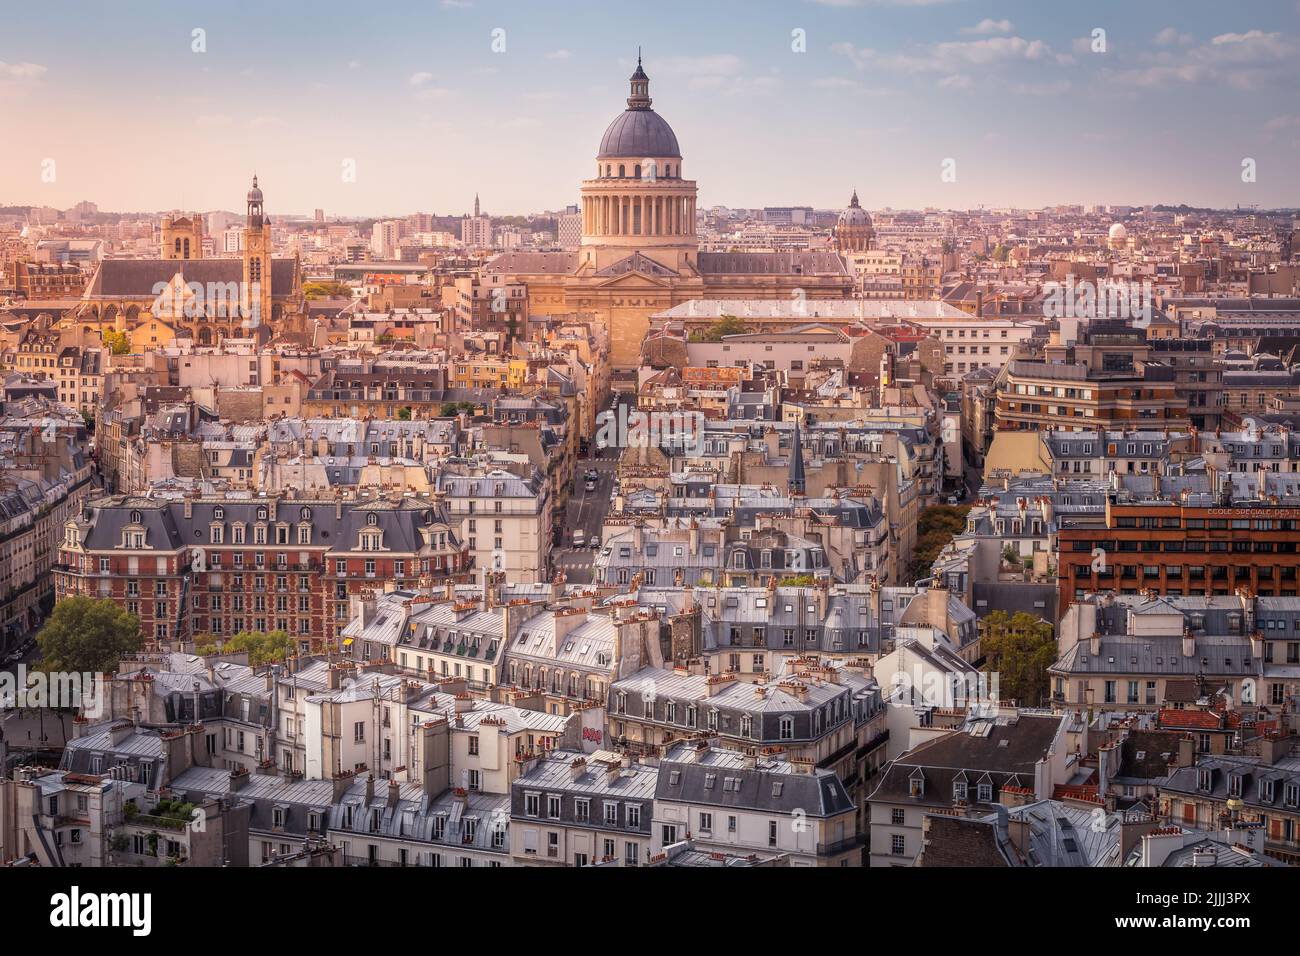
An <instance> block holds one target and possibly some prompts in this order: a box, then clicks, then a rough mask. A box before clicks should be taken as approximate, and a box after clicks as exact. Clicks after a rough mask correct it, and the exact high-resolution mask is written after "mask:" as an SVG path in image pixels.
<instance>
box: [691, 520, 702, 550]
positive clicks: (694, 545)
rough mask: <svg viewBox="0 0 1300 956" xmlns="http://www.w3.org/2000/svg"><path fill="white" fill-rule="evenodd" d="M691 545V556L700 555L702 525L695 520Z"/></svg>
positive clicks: (692, 526)
mask: <svg viewBox="0 0 1300 956" xmlns="http://www.w3.org/2000/svg"><path fill="white" fill-rule="evenodd" d="M690 544H691V555H692V557H694V556H695V555H698V554H699V553H700V523H699V522H698V521H696V520H695V519H694V518H692V519H691V530H690Z"/></svg>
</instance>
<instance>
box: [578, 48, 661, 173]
mask: <svg viewBox="0 0 1300 956" xmlns="http://www.w3.org/2000/svg"><path fill="white" fill-rule="evenodd" d="M630 82H631V85H632V95H631V96H629V97H628V98H627V109H626V110H624V111H623V112H622V114H621V115H619V116H616V117H614V122H612V123H610V124H609V129H607V130H605V135H604V136H602V137H601V140H600V150H599V151H598V152H597V153H596V158H597V159H607V158H608V159H615V158H620V157H624V158H629V159H659V158H664V159H681V156H682V154H681V151H680V150H679V149H678V146H677V134H675V133H674V132H673V128H672V127H671V126H669V125H668V123H667V121H666V120H665V119H664V118H663V117H662V116H660V115H659V114H658V113H656V112H655V111H654V110H652V109H651V108H650V103H651V99H650V77H648V76H646V74H645V70H643V69H642V68H641V54H640V52H639V51H638V53H637V58H636V72H635V73H633V74H632V77H631V81H630Z"/></svg>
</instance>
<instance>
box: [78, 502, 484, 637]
mask: <svg viewBox="0 0 1300 956" xmlns="http://www.w3.org/2000/svg"><path fill="white" fill-rule="evenodd" d="M58 554H59V558H58V566H57V568H56V571H55V592H56V595H57V596H58V597H60V598H61V597H64V596H67V595H69V594H85V595H89V596H92V597H104V598H111V599H113V600H114V601H116V602H117V603H118V604H120V605H121V606H122V607H123V608H124V609H126V610H127V611H129V612H130V613H132V614H135V615H137V616H138V617H139V619H140V623H141V628H142V629H143V632H144V634H145V637H146V639H148V640H157V641H173V640H192V639H193V638H194V637H195V636H196V635H198V634H205V633H211V634H215V635H222V634H236V633H238V632H239V631H242V630H254V631H270V630H282V631H286V632H288V633H290V634H293V635H294V636H296V637H297V638H298V639H299V641H300V642H301V644H302V646H303V647H304V648H308V649H310V648H311V647H321V646H331V645H333V643H334V639H335V637H336V635H337V634H338V632H339V630H341V629H342V628H343V627H344V626H346V624H347V623H348V620H349V615H348V601H349V598H350V597H352V596H354V595H355V596H364V595H366V594H369V593H372V592H373V591H374V590H375V589H376V588H377V587H379V586H380V585H381V584H382V582H387V581H393V582H397V583H398V586H401V584H402V583H403V582H405V583H410V584H414V583H416V582H417V581H419V580H420V579H424V578H427V579H429V580H434V579H439V580H442V579H447V578H450V577H455V576H457V575H464V574H466V573H467V572H468V570H469V568H470V555H469V552H468V551H467V549H466V547H465V545H463V544H462V543H461V541H460V538H459V535H458V533H457V531H456V530H455V528H454V527H453V525H452V524H451V523H450V522H449V520H448V517H447V515H446V513H445V511H444V510H443V509H442V508H440V507H438V506H437V505H436V504H435V503H433V502H432V501H430V500H423V499H419V498H396V499H375V500H371V499H366V498H358V499H348V500H345V499H342V498H336V499H334V500H331V501H320V500H308V499H297V498H293V497H291V496H289V495H280V496H274V497H265V498H263V497H257V498H248V497H242V498H240V497H233V496H218V497H197V496H185V497H179V498H177V497H173V498H166V499H164V498H143V497H128V496H120V497H114V498H108V499H102V500H100V501H98V502H96V503H95V504H94V506H93V507H92V508H91V509H90V511H89V513H88V514H87V515H86V516H84V517H79V518H76V519H73V520H70V521H68V522H66V523H65V525H64V534H63V538H62V541H61V543H60V545H59V548H58Z"/></svg>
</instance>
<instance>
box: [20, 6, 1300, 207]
mask: <svg viewBox="0 0 1300 956" xmlns="http://www.w3.org/2000/svg"><path fill="white" fill-rule="evenodd" d="M4 22H5V29H4V31H3V33H0V115H3V116H4V127H5V132H6V135H5V141H6V144H5V148H4V149H3V150H0V203H48V204H50V205H54V206H59V207H65V206H67V205H70V204H71V203H73V202H76V201H77V200H80V199H92V200H94V201H96V202H98V203H99V204H100V205H101V207H103V208H105V209H115V210H126V209H130V210H156V209H165V208H172V207H176V206H181V205H183V206H184V207H186V208H197V209H203V210H206V209H212V208H231V209H235V208H238V207H239V206H240V205H241V197H242V195H243V193H244V191H245V190H246V189H247V182H248V178H249V176H250V175H251V173H252V171H253V170H254V169H256V170H257V172H258V173H259V175H260V176H261V179H262V184H263V186H264V189H265V191H266V195H267V205H268V210H269V211H270V212H272V213H290V212H310V211H311V210H312V209H313V208H315V207H318V206H319V207H322V208H324V209H325V210H326V211H327V212H328V213H331V214H334V213H338V214H349V215H351V214H355V215H383V214H399V213H405V212H412V211H416V210H422V211H429V212H438V213H461V212H464V211H466V210H467V209H468V208H469V206H470V205H471V204H472V202H473V196H474V193H475V192H476V191H477V192H479V193H480V194H481V195H482V198H483V204H484V208H485V209H487V210H488V211H490V212H493V213H502V214H504V213H523V212H529V211H538V210H542V209H546V208H557V207H560V206H562V205H564V204H566V203H569V202H573V201H575V200H576V198H577V184H578V181H579V180H580V179H581V178H582V177H584V176H586V175H589V173H590V171H591V169H592V167H593V165H594V164H593V159H594V151H595V148H596V145H597V143H598V142H599V141H600V136H601V133H602V132H603V131H604V129H605V126H606V125H608V123H609V122H610V120H611V119H612V118H613V117H614V116H615V115H616V114H617V113H618V112H619V111H620V110H621V109H622V108H623V105H624V104H623V100H624V98H625V97H626V96H627V82H626V81H627V76H628V74H629V73H630V72H631V70H632V67H633V64H634V62H635V57H636V48H637V45H638V44H640V45H641V46H642V47H643V48H644V52H645V68H646V71H647V73H648V74H649V75H650V78H651V94H652V96H653V97H654V99H655V107H656V109H658V110H659V111H660V113H661V114H662V115H663V116H664V117H665V118H666V119H667V120H668V121H669V122H670V123H671V124H672V126H673V127H674V129H675V130H676V132H677V136H678V139H679V141H680V143H681V146H682V151H683V154H684V157H685V171H686V173H687V175H689V176H691V177H693V178H695V179H697V180H698V181H699V183H700V197H701V199H700V201H701V205H702V206H708V205H713V204H725V205H732V206H759V205H778V204H810V205H815V206H841V205H843V204H844V203H845V202H846V201H847V199H848V195H849V193H850V191H851V190H852V189H853V188H854V187H856V188H857V189H858V192H859V194H860V196H861V198H862V202H863V205H865V206H868V207H870V208H879V207H883V206H894V207H920V206H925V205H933V206H940V207H944V208H968V207H973V206H977V205H981V204H983V205H1011V204H1015V205H1021V206H1040V205H1045V204H1049V203H1057V202H1082V203H1094V202H1107V203H1145V202H1170V203H1178V202H1187V203H1191V204H1198V205H1200V204H1207V205H1208V204H1213V205H1233V204H1236V203H1243V204H1245V203H1258V204H1260V205H1263V206H1300V102H1298V98H1297V96H1296V90H1297V89H1298V88H1300V83H1297V80H1300V3H1297V0H1247V2H1237V3H1223V2H1217V3H1211V2H1206V0H1178V2H1166V0H1145V2H1134V0H1124V2H1113V0H1099V2H1089V3H1086V4H1085V3H1068V4H1067V3H1059V2H1050V3H1048V2H1042V0H1026V2H1014V0H1009V2H981V0H950V2H927V0H892V2H891V0H785V2H778V0H692V2H679V0H654V2H648V0H637V2H632V3H620V2H617V0H603V2H602V0H585V2H580V0H526V2H505V0H500V2H492V0H441V2H439V0H425V2H413V0H412V2H388V0H375V2H372V3H369V4H357V3H341V2H335V0H311V2H285V0H277V2H274V3H269V2H261V3H257V2H244V0H223V2H222V3H219V4H214V3H188V2H176V0H168V2H162V0H156V2H155V0H143V2H133V3H125V2H112V3H102V2H95V3H90V2H77V0H67V2H60V3H49V4H28V5H22V6H16V5H15V6H10V8H9V10H8V12H7V13H6V14H5V21H4ZM195 28H202V29H203V30H205V31H206V46H207V50H206V52H203V53H195V52H192V49H191V47H192V39H191V35H192V31H193V30H194V29H195ZM497 28H500V29H503V30H504V31H505V51H504V52H501V53H494V52H493V50H492V31H493V30H494V29H497ZM1097 28H1100V29H1104V30H1105V31H1106V51H1105V52H1104V53H1094V52H1092V50H1091V48H1090V47H1091V39H1090V38H1091V35H1092V31H1093V30H1094V29H1097ZM794 30H802V31H805V36H806V52H802V53H798V52H794V50H792V42H793V41H792V31H794ZM1245 157H1250V158H1253V159H1255V160H1256V163H1257V170H1258V174H1257V181H1256V182H1255V183H1253V184H1246V183H1243V182H1242V181H1241V172H1240V171H1241V162H1242V159H1243V158H1245ZM349 158H350V159H354V160H355V161H356V168H357V178H356V181H355V182H353V183H345V182H343V181H342V176H341V167H342V163H343V161H344V160H345V159H349ZM946 158H952V159H954V160H956V169H957V181H956V182H955V183H944V182H941V180H940V169H941V164H942V161H943V160H944V159H946ZM46 159H53V160H54V161H55V164H56V165H55V171H56V177H55V181H54V182H43V181H42V179H41V170H42V162H43V160H46Z"/></svg>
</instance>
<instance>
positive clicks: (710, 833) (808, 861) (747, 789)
mask: <svg viewBox="0 0 1300 956" xmlns="http://www.w3.org/2000/svg"><path fill="white" fill-rule="evenodd" d="M683 840H690V841H692V844H693V845H694V847H695V848H696V849H698V850H702V851H717V852H721V853H742V854H743V853H749V854H753V855H755V856H757V857H758V858H759V859H771V858H774V857H778V856H784V857H786V859H787V865H789V866H826V867H832V866H833V867H856V866H861V865H862V849H863V847H862V842H861V841H860V839H859V834H858V827H857V806H856V804H855V803H854V801H853V799H852V798H851V797H850V796H849V793H848V791H847V790H846V789H845V788H844V785H843V784H842V783H841V782H840V780H839V778H838V777H837V776H836V775H835V774H834V773H832V772H830V771H829V770H823V769H818V768H817V767H815V766H814V765H813V762H812V761H811V760H806V759H801V758H797V757H776V756H772V755H768V754H763V753H741V752H738V751H734V750H720V749H717V748H715V747H712V746H710V744H709V742H708V741H707V740H703V739H701V740H695V741H688V742H686V743H682V744H679V745H678V746H676V747H674V748H672V749H671V750H669V751H668V752H667V753H666V754H665V755H664V757H663V759H662V760H661V761H660V763H659V773H658V780H657V785H656V789H655V802H654V820H653V825H652V830H651V851H652V852H653V853H654V854H655V855H656V856H658V855H659V854H661V853H667V852H669V848H671V847H673V846H674V845H675V844H677V843H679V842H681V841H683Z"/></svg>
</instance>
